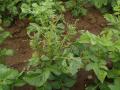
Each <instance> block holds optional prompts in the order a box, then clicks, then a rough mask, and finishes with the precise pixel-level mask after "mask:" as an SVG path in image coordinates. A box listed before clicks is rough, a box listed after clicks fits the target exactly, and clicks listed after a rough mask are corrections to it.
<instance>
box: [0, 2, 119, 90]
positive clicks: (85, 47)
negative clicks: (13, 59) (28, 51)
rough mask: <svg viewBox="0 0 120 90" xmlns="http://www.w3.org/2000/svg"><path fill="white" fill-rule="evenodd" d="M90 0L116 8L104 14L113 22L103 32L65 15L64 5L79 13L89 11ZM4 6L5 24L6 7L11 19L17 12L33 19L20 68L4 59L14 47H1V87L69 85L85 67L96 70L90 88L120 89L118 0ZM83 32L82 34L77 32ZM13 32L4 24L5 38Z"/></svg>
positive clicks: (65, 88) (0, 12)
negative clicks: (27, 56)
mask: <svg viewBox="0 0 120 90" xmlns="http://www.w3.org/2000/svg"><path fill="white" fill-rule="evenodd" d="M8 2H10V3H8ZM88 3H91V4H93V5H94V6H95V7H96V8H99V9H101V8H103V7H104V6H105V7H107V6H109V5H110V7H112V8H113V10H112V12H110V14H109V13H107V14H105V15H104V18H105V19H106V21H107V22H108V26H107V27H106V28H104V29H103V31H102V32H101V33H100V34H99V35H95V34H92V33H90V32H89V31H84V30H81V31H80V32H79V31H77V29H76V27H75V25H74V24H73V25H72V24H69V23H67V22H66V21H65V19H64V15H63V13H64V12H65V11H66V9H65V8H67V9H69V10H71V11H72V13H73V15H74V16H77V17H78V16H81V15H86V14H87V10H86V9H85V8H84V6H85V5H86V4H88ZM0 6H1V9H0V18H1V20H0V25H3V23H4V22H7V21H4V20H8V17H6V16H5V15H6V13H7V15H8V16H9V17H10V19H9V20H10V21H11V20H13V19H14V17H17V18H18V17H19V19H24V18H27V19H28V20H29V21H30V24H29V25H28V27H27V35H28V37H29V41H30V47H31V48H32V51H33V52H32V56H31V58H30V59H29V60H28V64H27V66H26V67H25V68H24V69H23V70H22V71H21V72H20V71H17V70H15V69H12V68H11V67H9V66H6V65H5V64H4V59H5V57H6V56H9V55H12V54H13V51H12V50H9V49H6V48H5V49H4V48H0V90H13V88H14V86H19V87H20V86H23V85H26V84H28V85H31V86H33V87H35V89H36V90H70V89H71V87H72V86H73V85H74V84H75V82H76V80H77V73H78V72H79V70H80V69H81V68H83V69H85V70H86V71H93V72H94V74H95V75H96V79H95V81H94V83H91V84H90V85H88V86H86V90H120V86H119V83H120V67H119V62H120V61H119V59H120V58H119V56H120V40H119V39H120V10H119V9H120V2H119V0H66V1H64V2H63V1H60V0H13V1H11V0H2V1H0ZM107 8H108V7H107ZM6 10H7V11H6ZM9 20H8V22H9ZM9 24H10V22H9ZM6 26H8V25H7V24H6ZM78 33H80V34H81V35H80V37H79V38H75V36H76V35H77V34H78ZM9 36H10V33H9V32H6V31H5V30H3V29H2V28H0V44H2V43H4V40H5V39H6V38H7V37H9Z"/></svg>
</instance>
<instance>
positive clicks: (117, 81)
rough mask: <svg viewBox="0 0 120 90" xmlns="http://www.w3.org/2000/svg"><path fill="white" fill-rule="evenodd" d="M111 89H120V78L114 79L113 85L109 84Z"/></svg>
mask: <svg viewBox="0 0 120 90" xmlns="http://www.w3.org/2000/svg"><path fill="white" fill-rule="evenodd" d="M109 88H110V90H120V78H116V79H115V80H114V84H113V85H109Z"/></svg>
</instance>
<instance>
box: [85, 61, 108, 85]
mask: <svg viewBox="0 0 120 90" xmlns="http://www.w3.org/2000/svg"><path fill="white" fill-rule="evenodd" d="M101 67H103V68H101ZM87 69H88V70H91V69H92V70H94V72H95V74H96V76H97V78H98V79H99V80H100V81H101V83H103V82H104V80H105V78H106V76H107V71H106V70H105V69H107V67H106V66H102V65H101V64H99V63H90V64H88V66H87Z"/></svg>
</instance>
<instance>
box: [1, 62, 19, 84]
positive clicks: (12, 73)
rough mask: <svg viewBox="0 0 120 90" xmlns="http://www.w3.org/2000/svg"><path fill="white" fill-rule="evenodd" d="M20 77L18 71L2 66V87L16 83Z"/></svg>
mask: <svg viewBox="0 0 120 90" xmlns="http://www.w3.org/2000/svg"><path fill="white" fill-rule="evenodd" d="M18 76H19V73H18V71H16V70H13V69H10V68H7V67H6V66H4V65H2V64H0V82H1V83H0V85H9V84H12V83H13V82H15V81H14V80H15V79H17V77H18Z"/></svg>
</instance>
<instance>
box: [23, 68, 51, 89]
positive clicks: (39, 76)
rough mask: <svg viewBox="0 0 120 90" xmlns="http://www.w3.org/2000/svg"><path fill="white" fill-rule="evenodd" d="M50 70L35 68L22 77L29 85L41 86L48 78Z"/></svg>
mask: <svg viewBox="0 0 120 90" xmlns="http://www.w3.org/2000/svg"><path fill="white" fill-rule="evenodd" d="M49 75H50V71H49V70H48V69H46V70H43V71H41V70H36V71H29V72H28V73H27V74H26V75H25V76H24V77H23V79H24V80H25V81H26V82H27V83H28V84H30V85H33V86H36V87H41V86H42V85H43V84H44V83H46V82H47V79H48V78H49Z"/></svg>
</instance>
